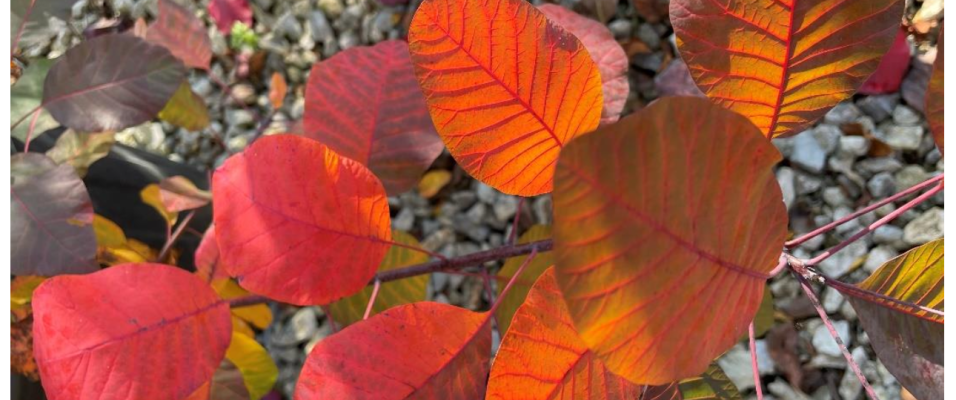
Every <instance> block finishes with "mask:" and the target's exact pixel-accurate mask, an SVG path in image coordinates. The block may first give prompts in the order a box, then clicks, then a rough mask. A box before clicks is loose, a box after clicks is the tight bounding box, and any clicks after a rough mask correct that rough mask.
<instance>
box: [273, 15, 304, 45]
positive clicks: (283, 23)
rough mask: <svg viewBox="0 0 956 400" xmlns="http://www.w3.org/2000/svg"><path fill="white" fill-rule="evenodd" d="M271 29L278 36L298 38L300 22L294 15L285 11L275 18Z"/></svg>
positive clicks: (300, 34) (300, 31) (300, 30)
mask: <svg viewBox="0 0 956 400" xmlns="http://www.w3.org/2000/svg"><path fill="white" fill-rule="evenodd" d="M273 31H274V32H275V33H276V34H277V35H279V36H283V37H286V38H288V39H292V40H299V38H300V37H301V36H302V24H301V23H299V20H297V19H296V18H295V15H292V13H291V12H286V13H285V14H282V16H281V17H279V19H278V20H276V22H275V25H274V28H273Z"/></svg>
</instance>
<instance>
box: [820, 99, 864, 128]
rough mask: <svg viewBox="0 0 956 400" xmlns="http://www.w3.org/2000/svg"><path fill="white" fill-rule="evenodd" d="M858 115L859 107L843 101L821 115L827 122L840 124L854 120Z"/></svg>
mask: <svg viewBox="0 0 956 400" xmlns="http://www.w3.org/2000/svg"><path fill="white" fill-rule="evenodd" d="M860 115H861V113H860V109H859V108H857V107H856V105H855V104H853V103H850V102H843V103H840V104H837V105H836V107H833V108H832V109H830V111H829V112H827V115H826V116H825V117H823V120H824V121H825V122H826V123H828V124H831V125H837V126H840V125H842V124H848V123H850V122H855V121H856V119H857V118H859V117H860Z"/></svg>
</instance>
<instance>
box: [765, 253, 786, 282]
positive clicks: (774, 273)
mask: <svg viewBox="0 0 956 400" xmlns="http://www.w3.org/2000/svg"><path fill="white" fill-rule="evenodd" d="M789 264H790V263H789V262H788V259H787V255H786V253H781V254H780V262H779V263H777V266H776V267H773V269H772V270H770V274H769V275H770V277H771V278H772V277H775V276H777V275H780V272H783V270H785V269H787V265H789Z"/></svg>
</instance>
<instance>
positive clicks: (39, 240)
mask: <svg viewBox="0 0 956 400" xmlns="http://www.w3.org/2000/svg"><path fill="white" fill-rule="evenodd" d="M10 175H11V178H12V183H11V185H10V204H11V206H10V229H11V232H14V234H13V235H11V236H10V239H11V247H10V251H11V258H10V270H11V272H12V273H13V274H14V275H42V276H53V275H59V274H83V273H89V272H93V271H96V270H97V269H98V266H97V265H96V263H95V262H94V258H95V256H96V237H95V235H94V233H93V226H92V225H93V203H92V202H91V201H90V195H89V193H87V192H86V186H85V185H84V184H83V181H82V180H80V178H79V177H78V176H77V175H76V171H74V170H73V167H71V166H69V165H60V166H57V165H56V164H55V163H54V162H53V160H51V159H50V158H48V157H46V156H44V155H42V154H38V153H18V154H15V155H13V156H11V157H10Z"/></svg>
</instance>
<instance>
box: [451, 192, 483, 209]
mask: <svg viewBox="0 0 956 400" xmlns="http://www.w3.org/2000/svg"><path fill="white" fill-rule="evenodd" d="M451 201H453V202H455V204H457V205H458V207H459V208H460V209H462V210H464V209H467V208H469V207H471V206H473V205H475V203H476V202H478V196H477V195H476V194H475V192H472V191H470V190H466V191H461V192H455V193H452V194H451Z"/></svg>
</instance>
